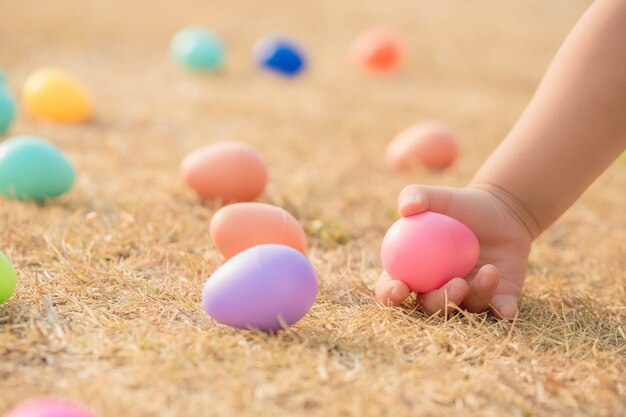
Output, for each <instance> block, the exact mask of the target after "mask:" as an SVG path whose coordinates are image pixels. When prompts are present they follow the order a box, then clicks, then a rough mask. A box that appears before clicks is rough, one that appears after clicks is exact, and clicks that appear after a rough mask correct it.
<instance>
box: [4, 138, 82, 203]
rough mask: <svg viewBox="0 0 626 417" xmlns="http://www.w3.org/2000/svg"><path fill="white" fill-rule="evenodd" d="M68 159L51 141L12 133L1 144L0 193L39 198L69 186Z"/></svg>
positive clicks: (71, 179)
mask: <svg viewBox="0 0 626 417" xmlns="http://www.w3.org/2000/svg"><path fill="white" fill-rule="evenodd" d="M75 176H76V174H75V171H74V167H73V166H72V164H71V162H70V161H69V160H68V159H67V158H66V157H65V156H64V155H63V154H62V153H61V151H59V150H58V149H57V148H56V147H55V146H54V145H52V144H51V143H48V142H46V141H45V140H42V139H39V138H37V137H35V136H15V137H13V138H11V139H8V140H6V141H4V142H3V143H1V144H0V194H2V195H4V196H5V197H7V198H12V199H16V200H35V201H42V200H44V199H47V198H54V197H58V196H60V195H61V194H63V193H65V192H66V191H68V190H69V189H70V188H72V184H73V183H74V178H75Z"/></svg>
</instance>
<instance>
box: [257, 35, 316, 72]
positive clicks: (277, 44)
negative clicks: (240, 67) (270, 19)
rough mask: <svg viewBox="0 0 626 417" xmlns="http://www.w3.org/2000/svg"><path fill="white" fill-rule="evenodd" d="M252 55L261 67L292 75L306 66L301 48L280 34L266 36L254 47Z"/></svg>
mask: <svg viewBox="0 0 626 417" xmlns="http://www.w3.org/2000/svg"><path fill="white" fill-rule="evenodd" d="M254 57H255V60H256V62H257V64H258V65H259V66H260V67H261V68H265V69H267V70H270V71H274V72H276V73H278V74H281V75H285V76H288V77H293V76H296V75H298V74H299V73H300V72H302V71H303V70H304V69H305V68H306V57H305V54H304V51H303V49H302V48H301V47H300V46H298V45H297V44H296V43H295V42H293V41H291V40H289V39H287V38H283V37H280V36H275V35H272V36H266V37H265V38H262V39H260V40H259V41H258V42H257V44H256V45H255V48H254Z"/></svg>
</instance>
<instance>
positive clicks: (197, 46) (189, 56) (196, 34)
mask: <svg viewBox="0 0 626 417" xmlns="http://www.w3.org/2000/svg"><path fill="white" fill-rule="evenodd" d="M170 52H171V54H172V58H173V59H174V60H175V61H176V62H177V63H179V64H180V65H181V66H183V67H185V68H187V69H189V70H192V71H207V72H208V71H216V70H218V69H220V67H221V66H222V64H223V61H224V55H225V47H224V42H222V40H221V39H220V37H219V36H217V35H216V34H214V33H212V32H210V31H209V30H207V29H205V28H203V27H201V26H189V27H186V28H183V29H181V30H179V31H178V32H177V33H176V35H174V38H173V39H172V43H171V45H170Z"/></svg>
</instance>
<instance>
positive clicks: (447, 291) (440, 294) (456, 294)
mask: <svg viewBox="0 0 626 417" xmlns="http://www.w3.org/2000/svg"><path fill="white" fill-rule="evenodd" d="M468 291H469V285H468V284H467V281H465V280H464V279H463V278H454V279H452V280H450V281H448V283H447V284H446V285H444V286H443V287H441V288H439V289H436V290H434V291H431V292H428V293H424V294H418V297H417V301H418V303H419V306H420V309H421V310H422V311H424V312H426V313H428V314H435V313H443V311H445V308H446V302H448V303H453V304H456V305H460V304H461V302H462V301H463V299H464V298H465V296H466V295H467V292H468Z"/></svg>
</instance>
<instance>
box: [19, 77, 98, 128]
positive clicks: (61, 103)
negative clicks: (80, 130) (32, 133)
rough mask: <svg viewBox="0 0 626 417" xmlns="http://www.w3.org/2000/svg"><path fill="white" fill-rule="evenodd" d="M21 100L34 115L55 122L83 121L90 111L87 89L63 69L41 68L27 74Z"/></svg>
mask: <svg viewBox="0 0 626 417" xmlns="http://www.w3.org/2000/svg"><path fill="white" fill-rule="evenodd" d="M22 100H23V101H24V105H25V107H26V108H27V109H28V110H29V111H30V112H31V113H32V114H33V115H34V116H36V117H39V118H41V119H47V120H52V121H54V122H60V123H76V122H82V121H84V120H86V119H87V118H89V116H90V114H91V100H90V98H89V94H88V93H87V90H86V89H85V87H84V86H83V85H82V84H81V82H80V81H78V80H77V79H76V78H74V76H73V75H72V74H70V73H68V72H67V71H65V70H64V69H62V68H56V67H43V68H39V69H37V70H36V71H34V72H33V73H32V74H30V76H29V77H28V78H27V79H26V82H25V83H24V88H23V90H22Z"/></svg>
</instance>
